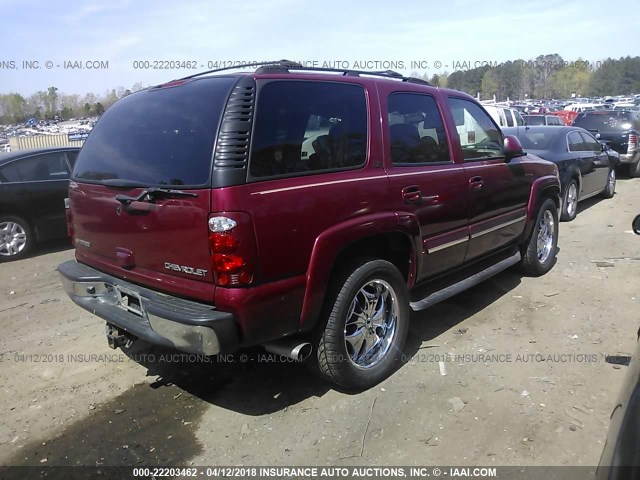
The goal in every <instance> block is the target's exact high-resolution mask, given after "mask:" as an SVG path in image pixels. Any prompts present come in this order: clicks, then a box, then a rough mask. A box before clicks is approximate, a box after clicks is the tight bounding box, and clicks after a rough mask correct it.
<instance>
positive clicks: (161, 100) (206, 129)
mask: <svg viewBox="0 0 640 480" xmlns="http://www.w3.org/2000/svg"><path fill="white" fill-rule="evenodd" d="M234 81H235V79H233V78H228V77H220V78H207V79H202V80H196V81H191V82H188V83H186V84H183V85H179V86H177V87H169V88H157V89H150V90H144V91H142V92H139V93H135V94H133V95H129V96H127V97H124V98H123V99H122V100H120V101H118V102H116V103H115V104H114V105H113V106H111V107H110V108H109V110H107V111H106V112H105V113H104V114H103V115H102V117H101V118H100V121H99V122H98V123H97V125H96V127H95V128H94V129H93V131H92V132H91V134H90V135H89V138H87V140H86V141H85V143H84V146H83V147H82V150H81V151H80V155H79V156H78V160H77V162H76V166H75V168H74V172H73V173H74V178H76V179H78V180H86V181H100V180H106V179H122V180H131V181H136V182H141V183H143V184H145V185H149V186H151V185H204V184H208V183H209V181H210V176H211V159H212V156H213V144H214V141H215V138H216V133H217V127H218V122H219V120H220V115H221V112H222V109H223V106H224V102H225V101H226V98H227V95H228V93H229V90H230V89H231V86H232V83H233V82H234Z"/></svg>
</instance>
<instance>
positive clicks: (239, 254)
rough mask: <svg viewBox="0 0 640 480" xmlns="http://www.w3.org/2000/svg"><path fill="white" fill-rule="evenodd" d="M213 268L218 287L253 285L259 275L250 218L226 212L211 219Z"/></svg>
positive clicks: (210, 246) (243, 214)
mask: <svg viewBox="0 0 640 480" xmlns="http://www.w3.org/2000/svg"><path fill="white" fill-rule="evenodd" d="M209 248H210V251H211V252H210V253H211V269H212V271H213V278H214V281H215V283H216V285H218V286H221V287H242V286H247V285H250V284H251V283H252V282H253V281H254V279H255V274H256V268H257V265H256V258H257V255H256V241H255V233H254V230H253V223H252V222H251V217H250V216H249V215H248V214H246V213H242V212H224V213H223V214H218V215H215V216H211V217H210V218H209Z"/></svg>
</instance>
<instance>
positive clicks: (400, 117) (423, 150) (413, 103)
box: [388, 93, 450, 165]
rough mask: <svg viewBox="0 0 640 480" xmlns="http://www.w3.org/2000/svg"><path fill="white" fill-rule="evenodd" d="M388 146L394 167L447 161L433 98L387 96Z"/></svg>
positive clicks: (447, 155)
mask: <svg viewBox="0 0 640 480" xmlns="http://www.w3.org/2000/svg"><path fill="white" fill-rule="evenodd" d="M388 118H389V143H390V144H391V161H392V162H393V164H394V165H407V164H408V165H413V164H418V165H424V164H429V163H442V162H449V161H450V158H449V145H448V143H447V135H446V133H445V130H444V125H443V123H442V117H441V116H440V112H439V111H438V106H437V105H436V101H435V100H434V98H433V97H431V96H429V95H420V94H415V93H393V94H391V95H390V96H389V116H388Z"/></svg>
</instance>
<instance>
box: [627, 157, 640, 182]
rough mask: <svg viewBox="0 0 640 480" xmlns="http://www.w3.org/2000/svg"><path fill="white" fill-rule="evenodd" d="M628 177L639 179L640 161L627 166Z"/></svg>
mask: <svg viewBox="0 0 640 480" xmlns="http://www.w3.org/2000/svg"><path fill="white" fill-rule="evenodd" d="M628 168H629V177H631V178H638V177H640V159H639V160H637V161H636V162H634V163H630V164H629V167H628Z"/></svg>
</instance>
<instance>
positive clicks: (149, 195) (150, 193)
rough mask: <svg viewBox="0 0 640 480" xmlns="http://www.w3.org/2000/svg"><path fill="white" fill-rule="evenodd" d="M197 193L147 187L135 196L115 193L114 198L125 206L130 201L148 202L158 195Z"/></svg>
mask: <svg viewBox="0 0 640 480" xmlns="http://www.w3.org/2000/svg"><path fill="white" fill-rule="evenodd" d="M197 196H198V194H197V193H193V192H185V191H184V190H171V189H169V188H148V189H146V190H144V191H143V192H142V193H141V194H140V195H138V196H137V197H129V196H128V195H122V194H120V195H116V200H117V201H119V202H120V203H121V204H122V205H124V206H125V207H126V206H128V205H130V204H131V203H132V202H149V203H153V201H154V200H155V199H156V198H160V197H197Z"/></svg>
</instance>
